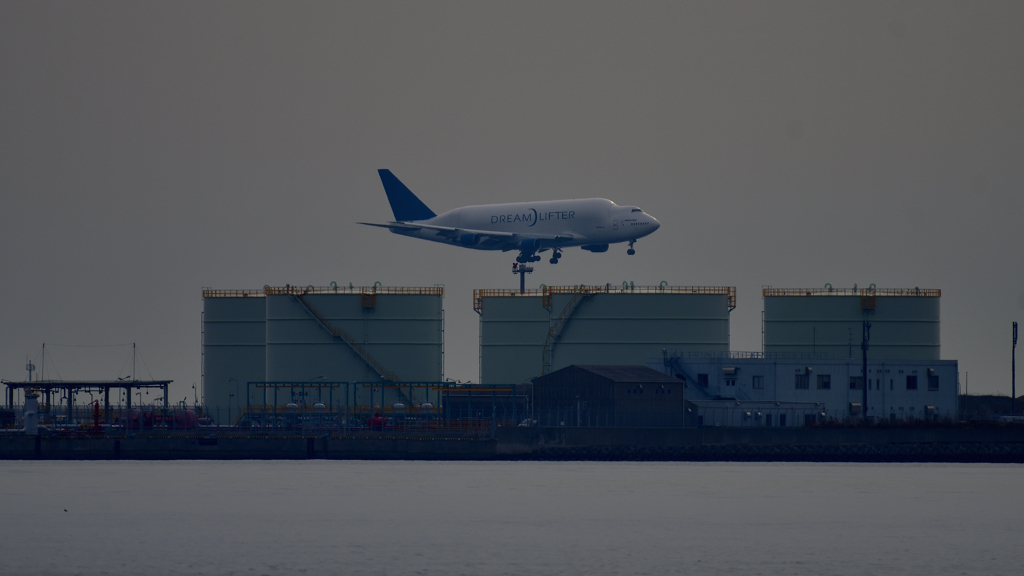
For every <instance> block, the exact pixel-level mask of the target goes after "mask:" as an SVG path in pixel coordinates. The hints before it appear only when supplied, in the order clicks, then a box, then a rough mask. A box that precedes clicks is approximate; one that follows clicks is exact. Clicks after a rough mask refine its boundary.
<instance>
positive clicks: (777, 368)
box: [648, 353, 958, 426]
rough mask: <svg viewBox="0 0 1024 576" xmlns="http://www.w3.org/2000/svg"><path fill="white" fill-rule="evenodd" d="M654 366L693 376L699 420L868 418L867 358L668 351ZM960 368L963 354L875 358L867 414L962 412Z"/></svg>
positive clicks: (772, 422) (756, 422) (784, 422)
mask: <svg viewBox="0 0 1024 576" xmlns="http://www.w3.org/2000/svg"><path fill="white" fill-rule="evenodd" d="M869 356H870V354H869ZM648 366H649V367H651V368H654V369H656V370H660V371H662V372H664V373H665V374H669V375H672V376H676V377H677V378H682V379H685V380H686V383H687V387H686V393H687V400H688V402H690V403H691V404H693V405H694V406H695V407H696V409H697V410H698V418H697V424H698V425H703V426H803V425H804V424H811V423H815V422H821V421H822V420H838V421H842V420H847V419H855V418H860V417H862V412H861V410H862V406H863V398H864V389H863V378H862V371H863V368H862V361H861V360H860V359H855V358H783V357H779V356H778V355H771V354H767V355H766V354H758V353H730V354H723V355H714V354H706V355H703V356H699V355H692V356H690V357H687V356H680V355H668V354H666V355H665V356H664V357H662V358H652V359H650V360H649V361H648ZM957 370H958V368H957V362H956V360H869V361H868V390H867V392H868V401H867V416H868V417H869V418H871V419H890V420H914V419H938V418H956V416H957V402H958V397H957V390H958V380H957Z"/></svg>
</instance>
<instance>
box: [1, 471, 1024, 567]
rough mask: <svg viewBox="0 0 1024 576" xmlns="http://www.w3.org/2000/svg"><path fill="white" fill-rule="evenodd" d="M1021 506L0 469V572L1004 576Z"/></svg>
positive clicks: (788, 477) (1006, 497) (628, 488)
mask: <svg viewBox="0 0 1024 576" xmlns="http://www.w3.org/2000/svg"><path fill="white" fill-rule="evenodd" d="M1022 490H1024V467H1022V466H1014V465H870V464H865V465H861V464H716V463H711V464H706V463H701V464H689V463H572V462H566V463H534V462H515V463H419V462H334V461H304V462H258V461H244V462H153V463H148V462H0V512H2V518H0V574H125V575H127V574H183V573H194V574H304V573H305V574H332V573H337V574H669V573H700V574H852V573H861V574H877V573H887V574H892V573H906V574H938V575H944V574H1012V575H1020V574H1024V496H1022ZM65 509H67V511H66V512H65V511H64V510H65Z"/></svg>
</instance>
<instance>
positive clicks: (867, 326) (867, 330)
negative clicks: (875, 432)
mask: <svg viewBox="0 0 1024 576" xmlns="http://www.w3.org/2000/svg"><path fill="white" fill-rule="evenodd" d="M870 341H871V323H870V322H868V321H867V320H865V321H864V339H863V340H862V341H861V344H860V350H861V354H862V358H861V362H862V370H863V371H864V382H862V384H863V385H864V386H863V388H864V390H863V392H864V398H863V403H862V404H861V411H862V412H863V414H864V423H865V424H867V421H868V342H870Z"/></svg>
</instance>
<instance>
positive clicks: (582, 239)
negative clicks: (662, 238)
mask: <svg viewBox="0 0 1024 576" xmlns="http://www.w3.org/2000/svg"><path fill="white" fill-rule="evenodd" d="M379 172H380V175H381V181H382V183H383V184H384V189H385V192H387V194H388V200H389V201H390V203H391V207H392V210H393V212H394V213H395V221H393V222H389V223H387V224H373V223H367V222H361V224H366V225H368V226H378V227H381V228H388V229H389V230H391V232H394V233H395V234H400V235H403V236H409V237H412V238H420V239H422V240H430V241H431V242H440V243H443V244H451V245H454V246H460V247H463V248H472V249H474V250H502V251H508V250H518V251H519V252H520V257H519V258H517V260H519V261H521V262H523V261H535V260H538V259H539V258H538V257H536V256H534V255H535V254H536V253H538V252H545V251H547V250H551V251H552V252H553V255H552V263H557V261H558V258H559V257H560V255H561V254H560V249H561V248H566V247H570V246H580V247H582V248H583V249H584V250H589V251H592V252H605V251H607V250H608V246H609V245H610V244H616V243H619V242H629V244H630V248H629V250H628V253H629V254H633V253H634V250H633V247H632V246H633V242H635V241H636V240H638V239H639V238H643V237H644V236H647V235H649V234H651V233H653V232H654V231H655V230H657V229H658V228H659V227H660V226H661V224H660V223H659V222H658V221H657V219H655V218H654V217H653V216H651V215H650V214H647V213H646V212H644V211H643V210H641V209H640V208H637V207H636V206H619V205H618V204H616V203H614V202H612V201H611V200H606V199H604V198H582V199H577V200H544V201H536V202H514V203H509V204H485V205H477V206H462V207H460V208H454V209H452V210H449V211H447V212H444V213H442V214H434V213H433V212H432V211H431V210H430V209H429V208H427V206H426V205H425V204H423V203H422V201H420V199H419V198H416V196H415V195H414V194H413V193H412V192H411V191H410V190H409V189H408V188H406V187H405V185H404V184H402V183H401V182H400V181H399V180H398V179H397V178H395V176H394V175H393V174H391V172H390V171H389V170H380V171H379Z"/></svg>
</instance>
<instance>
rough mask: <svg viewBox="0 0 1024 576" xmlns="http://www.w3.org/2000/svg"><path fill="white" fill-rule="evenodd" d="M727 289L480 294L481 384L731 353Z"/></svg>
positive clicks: (732, 300)
mask: <svg viewBox="0 0 1024 576" xmlns="http://www.w3.org/2000/svg"><path fill="white" fill-rule="evenodd" d="M735 305H736V290H735V288H732V287H728V286H621V287H620V286H612V285H606V286H555V287H547V288H544V289H542V290H537V291H533V292H528V293H526V294H519V293H516V292H514V291H499V290H477V291H476V293H475V295H474V308H475V309H476V310H477V312H478V313H480V381H481V383H482V384H509V383H513V384H514V383H520V382H524V381H526V380H529V379H530V378H534V377H537V376H540V375H542V374H544V373H548V372H551V371H553V370H558V369H559V368H564V367H565V366H570V365H573V364H580V365H589V364H606V365H608V364H611V365H640V366H646V365H647V360H648V359H649V358H652V357H660V356H661V355H662V350H666V351H669V352H671V353H680V354H687V353H715V354H727V353H728V352H729V312H730V311H731V310H732V309H733V308H734V307H735Z"/></svg>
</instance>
